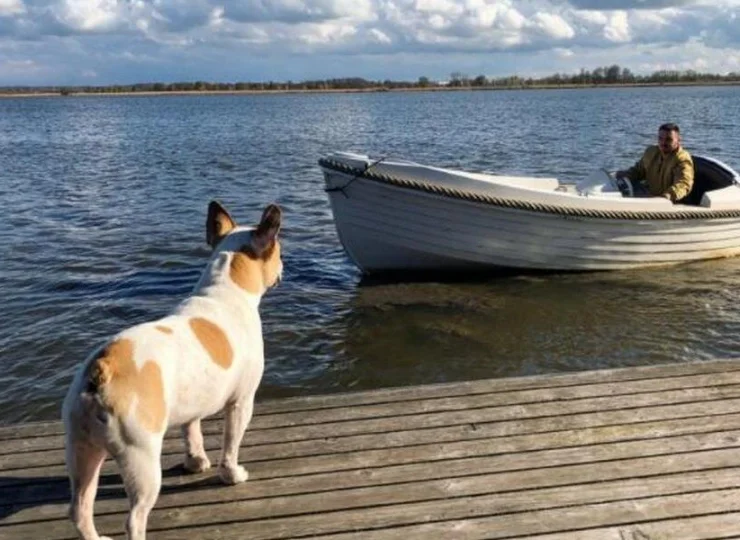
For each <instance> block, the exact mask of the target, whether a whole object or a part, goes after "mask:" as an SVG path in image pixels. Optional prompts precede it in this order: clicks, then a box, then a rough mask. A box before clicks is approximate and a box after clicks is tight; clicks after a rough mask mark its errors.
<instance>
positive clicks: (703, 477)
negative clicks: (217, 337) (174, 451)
mask: <svg viewBox="0 0 740 540" xmlns="http://www.w3.org/2000/svg"><path fill="white" fill-rule="evenodd" d="M495 480H496V479H495V476H490V475H481V476H477V477H469V478H459V479H456V480H454V481H450V480H445V481H432V482H418V483H415V484H401V485H397V486H387V487H374V488H361V489H356V490H348V491H339V492H337V491H335V492H328V493H323V494H322V496H321V497H316V496H314V495H312V494H309V495H296V496H289V497H278V498H270V499H267V500H266V499H257V500H246V501H230V502H224V503H221V504H220V505H219V506H218V510H219V511H218V512H214V508H213V507H211V506H209V505H202V504H197V505H192V506H188V507H180V508H175V509H167V510H159V509H155V511H153V512H152V515H151V521H150V523H151V525H150V531H152V532H156V537H157V538H174V537H173V536H172V535H171V534H168V533H170V532H171V531H173V530H176V531H177V532H179V533H180V534H181V535H182V533H183V528H189V527H196V528H197V529H198V530H202V528H204V527H206V526H208V525H214V526H218V527H220V528H221V531H220V532H221V537H222V538H225V539H226V538H243V537H244V536H243V535H248V536H249V538H264V539H277V538H294V537H298V536H302V535H305V534H306V533H310V534H326V533H338V532H344V531H347V530H353V529H356V528H360V529H373V528H376V527H378V526H383V527H388V526H393V525H408V524H416V523H426V522H430V521H435V520H439V519H441V518H442V519H445V520H457V519H470V518H471V517H476V516H492V515H498V516H513V518H514V519H516V518H517V517H519V516H520V515H521V514H534V513H538V512H541V511H543V510H547V509H551V508H557V509H561V510H562V509H567V508H568V507H572V506H577V505H583V504H591V505H605V504H609V503H614V502H620V501H635V503H636V504H638V505H639V504H640V502H641V501H642V500H650V499H655V498H663V497H666V498H670V497H671V496H675V495H677V496H686V494H690V495H692V496H694V498H695V499H698V498H701V497H702V496H704V495H706V496H707V497H713V496H716V494H717V493H718V492H719V493H721V492H722V491H723V490H727V491H728V492H733V493H735V494H737V495H740V490H738V489H733V488H735V486H737V485H738V484H739V483H740V468H727V469H720V470H710V471H702V472H699V473H680V474H671V475H661V476H652V477H645V478H630V479H627V480H615V481H601V482H589V483H577V484H570V485H565V486H559V487H556V488H538V489H535V490H531V489H524V490H522V489H511V488H510V487H509V486H506V485H504V486H500V485H499V486H497V485H496V483H495ZM735 504H738V505H740V501H738V502H737V503H735ZM223 516H229V517H230V519H229V521H230V522H231V521H234V520H236V521H239V526H238V527H236V529H235V530H233V529H234V525H235V524H233V523H229V524H228V525H226V526H225V527H224V526H223V523H224V521H225V520H224V517H223ZM329 517H330V518H331V519H327V518H329ZM649 518H651V514H647V515H645V516H643V519H649ZM96 522H97V525H98V528H99V529H100V530H101V531H106V532H109V531H112V532H114V533H116V534H120V533H121V532H122V522H123V515H122V514H112V515H111V514H104V515H99V516H98V518H97V520H96ZM34 530H38V529H37V524H35V523H27V524H17V525H11V526H8V527H3V528H0V538H2V535H3V534H12V535H14V536H13V538H30V537H32V536H33V531H34ZM69 530H70V525H69V523H68V522H67V521H66V520H65V521H62V520H53V521H47V522H45V523H44V531H45V533H46V534H48V535H49V538H50V539H53V538H57V537H64V536H65V535H66V534H68V531H69ZM524 532H530V531H524ZM152 536H154V534H153V535H152ZM199 536H200V535H199ZM180 538H182V536H180Z"/></svg>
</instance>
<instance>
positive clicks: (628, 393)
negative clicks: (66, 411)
mask: <svg viewBox="0 0 740 540" xmlns="http://www.w3.org/2000/svg"><path fill="white" fill-rule="evenodd" d="M738 365H740V362H739V363H738ZM737 384H740V371H731V372H728V373H717V374H708V375H706V374H704V375H687V376H683V377H674V378H663V379H647V380H637V381H628V382H627V383H624V384H609V383H594V384H589V385H579V386H565V387H555V388H544V389H538V390H524V391H521V392H512V391H506V392H498V393H488V394H475V395H471V396H455V397H441V398H434V399H429V400H422V401H407V402H400V403H381V404H371V405H364V406H354V407H338V408H332V409H321V410H318V411H309V412H308V413H306V412H303V411H298V412H296V413H291V412H285V413H276V414H261V415H260V414H258V415H257V416H256V417H255V419H254V421H253V422H252V424H251V426H250V433H253V434H257V433H258V432H260V431H262V430H273V429H274V428H278V427H289V426H290V427H298V426H301V425H305V424H325V423H330V422H339V421H342V422H347V421H351V420H361V419H382V418H386V417H392V416H399V415H406V416H409V415H414V414H421V413H433V412H447V411H456V410H457V411H460V410H469V409H476V408H485V407H504V406H514V405H527V406H529V405H537V404H540V405H542V404H545V403H547V404H550V405H557V406H558V407H560V406H561V405H563V406H567V405H569V404H570V402H571V401H575V400H584V401H587V400H588V398H602V401H601V402H594V403H596V404H599V405H600V406H603V405H602V404H603V402H605V401H609V400H608V398H609V397H610V396H613V397H622V398H623V400H625V401H628V402H629V404H630V405H632V406H634V405H635V404H636V402H637V401H638V400H651V401H653V402H657V401H659V400H660V397H661V396H665V398H666V400H667V401H670V400H671V399H672V398H671V395H676V394H671V391H674V392H679V391H684V392H687V393H686V394H684V395H683V399H684V400H691V396H692V395H693V396H699V397H698V398H697V399H702V398H704V399H709V398H710V397H709V396H708V395H706V394H705V391H706V389H709V390H710V391H712V389H718V390H717V392H716V393H715V397H717V396H720V395H722V394H720V392H722V391H724V392H725V393H731V392H733V390H732V388H733V387H734V385H737ZM720 388H721V389H723V390H719V389H720ZM654 394H655V395H654ZM554 402H557V403H554ZM645 403H647V402H645ZM586 407H587V405H586V404H584V405H582V406H581V408H582V410H584V411H585V410H587V409H586ZM616 407H617V405H616V404H615V405H614V406H612V407H611V408H616ZM548 409H552V407H548ZM221 429H222V422H221V420H220V419H219V418H213V419H208V420H205V421H204V422H203V432H204V434H206V435H208V434H220V431H221ZM272 433H276V432H272ZM279 433H281V434H282V433H283V432H282V431H280V432H279ZM260 435H262V436H265V435H266V434H260ZM179 438H180V436H179V432H178V431H177V430H171V431H170V432H169V433H168V435H167V437H166V441H168V443H170V442H171V443H172V444H177V443H176V441H177V440H178V439H179ZM62 445H63V437H62V436H61V435H46V436H34V437H30V438H21V439H10V440H6V441H4V443H3V445H2V446H1V447H0V455H4V454H5V455H13V454H16V453H18V452H19V451H25V452H31V451H40V450H44V449H50V450H54V449H58V448H60V447H61V446H62Z"/></svg>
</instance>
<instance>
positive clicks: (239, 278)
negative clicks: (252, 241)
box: [229, 251, 263, 294]
mask: <svg viewBox="0 0 740 540" xmlns="http://www.w3.org/2000/svg"><path fill="white" fill-rule="evenodd" d="M260 266H261V265H260V264H259V263H258V262H257V260H256V259H254V258H253V257H250V256H249V255H248V254H246V253H243V252H241V251H237V252H236V253H234V255H233V256H232V257H231V265H230V267H229V275H230V276H231V280H232V281H233V282H234V283H236V284H237V286H239V287H241V288H242V289H244V290H245V291H247V292H249V293H253V294H260V293H261V292H262V289H263V284H262V272H261V271H260Z"/></svg>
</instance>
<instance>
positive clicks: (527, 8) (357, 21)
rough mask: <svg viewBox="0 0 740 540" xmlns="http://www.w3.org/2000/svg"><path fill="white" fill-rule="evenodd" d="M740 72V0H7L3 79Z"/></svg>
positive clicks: (1, 14)
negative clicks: (615, 67)
mask: <svg viewBox="0 0 740 540" xmlns="http://www.w3.org/2000/svg"><path fill="white" fill-rule="evenodd" d="M611 64H619V65H620V66H623V67H628V68H630V69H631V70H632V71H633V72H636V73H651V72H653V71H656V70H660V69H679V70H687V69H694V70H697V71H710V72H715V73H728V72H732V71H734V72H740V0H625V1H619V0H0V86H8V85H53V84H90V85H106V84H116V83H133V82H153V81H162V82H173V81H186V80H207V81H219V82H236V81H267V80H275V81H286V80H293V81H302V80H307V79H324V78H333V77H365V78H368V79H381V80H382V79H394V80H417V79H418V78H419V77H421V76H426V77H429V78H430V79H432V80H445V79H448V78H449V76H450V74H451V73H453V72H455V73H461V74H464V75H468V76H470V77H475V76H477V75H486V76H488V77H498V76H506V75H512V74H518V75H524V76H541V75H549V74H552V73H555V72H561V73H576V72H578V71H580V69H581V68H586V69H589V70H592V69H594V68H596V67H599V66H605V65H611Z"/></svg>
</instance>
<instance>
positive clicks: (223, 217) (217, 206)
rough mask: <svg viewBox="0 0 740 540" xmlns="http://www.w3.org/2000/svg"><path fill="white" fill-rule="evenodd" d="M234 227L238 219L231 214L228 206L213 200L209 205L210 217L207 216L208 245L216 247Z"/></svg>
mask: <svg viewBox="0 0 740 540" xmlns="http://www.w3.org/2000/svg"><path fill="white" fill-rule="evenodd" d="M234 227H236V221H234V218H232V217H231V215H229V212H228V211H227V210H226V208H224V207H223V206H221V203H219V202H218V201H211V203H210V204H209V205H208V217H207V218H206V242H208V245H209V246H211V247H212V248H215V247H216V245H217V244H218V243H219V242H220V241H221V239H222V238H223V237H224V236H226V235H227V234H229V233H230V232H231V231H232V230H233V229H234Z"/></svg>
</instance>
